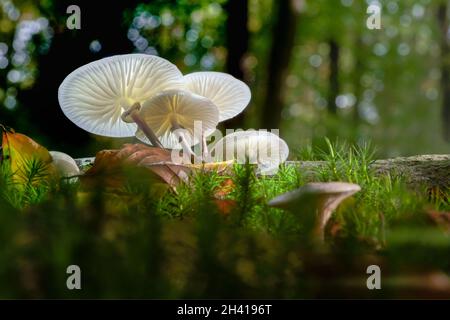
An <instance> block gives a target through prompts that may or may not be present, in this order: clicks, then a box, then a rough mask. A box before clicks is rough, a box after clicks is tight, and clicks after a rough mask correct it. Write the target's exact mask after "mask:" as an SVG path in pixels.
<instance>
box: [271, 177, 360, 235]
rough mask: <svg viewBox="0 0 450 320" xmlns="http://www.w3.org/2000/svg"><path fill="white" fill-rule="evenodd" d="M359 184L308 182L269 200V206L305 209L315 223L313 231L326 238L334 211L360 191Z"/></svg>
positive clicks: (293, 209)
mask: <svg viewBox="0 0 450 320" xmlns="http://www.w3.org/2000/svg"><path fill="white" fill-rule="evenodd" d="M360 190H361V187H360V186H359V185H357V184H353V183H347V182H315V183H308V184H306V185H304V186H303V187H301V188H298V189H296V190H293V191H290V192H287V193H283V194H281V195H279V196H277V197H276V198H274V199H272V200H270V201H269V206H272V207H276V208H282V209H287V210H290V211H304V212H303V214H305V215H309V216H307V217H305V218H307V219H308V218H310V219H311V220H312V221H311V223H312V224H313V233H314V235H315V236H316V237H317V238H318V239H319V240H320V241H323V239H324V230H325V226H326V224H327V222H328V220H329V219H330V217H331V214H332V213H333V211H334V210H335V209H336V208H337V207H338V206H339V204H340V203H341V202H342V201H343V200H345V199H346V198H348V197H350V196H351V195H353V194H355V193H356V192H358V191H360Z"/></svg>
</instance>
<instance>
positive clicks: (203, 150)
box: [202, 132, 209, 162]
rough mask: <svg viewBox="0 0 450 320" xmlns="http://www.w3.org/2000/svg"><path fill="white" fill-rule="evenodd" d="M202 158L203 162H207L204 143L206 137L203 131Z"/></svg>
mask: <svg viewBox="0 0 450 320" xmlns="http://www.w3.org/2000/svg"><path fill="white" fill-rule="evenodd" d="M202 158H203V161H204V162H207V161H208V158H209V150H208V144H207V143H206V137H205V133H204V132H203V133H202Z"/></svg>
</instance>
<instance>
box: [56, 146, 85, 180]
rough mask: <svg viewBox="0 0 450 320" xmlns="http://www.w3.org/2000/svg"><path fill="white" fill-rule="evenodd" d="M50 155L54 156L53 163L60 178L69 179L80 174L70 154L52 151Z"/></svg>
mask: <svg viewBox="0 0 450 320" xmlns="http://www.w3.org/2000/svg"><path fill="white" fill-rule="evenodd" d="M50 155H51V156H52V160H53V161H52V163H53V165H54V166H55V167H56V171H57V172H58V175H59V176H60V177H63V178H68V177H73V176H76V175H79V174H80V169H79V168H78V166H77V163H76V162H75V160H74V159H73V158H72V157H71V156H69V155H68V154H65V153H63V152H59V151H50Z"/></svg>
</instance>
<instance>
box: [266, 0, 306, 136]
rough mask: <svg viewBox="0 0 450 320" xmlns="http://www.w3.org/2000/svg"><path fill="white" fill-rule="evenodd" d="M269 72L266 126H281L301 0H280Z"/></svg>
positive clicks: (269, 127)
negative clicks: (285, 82) (285, 87)
mask: <svg viewBox="0 0 450 320" xmlns="http://www.w3.org/2000/svg"><path fill="white" fill-rule="evenodd" d="M276 2H277V3H278V13H277V20H276V24H275V27H274V29H273V36H272V38H273V40H272V47H271V51H270V57H269V65H268V72H267V77H268V80H267V87H266V99H265V101H264V104H263V107H262V127H263V128H266V129H277V128H279V126H280V120H281V111H282V110H283V107H284V99H283V87H284V85H283V84H284V80H285V78H286V75H287V73H288V67H289V62H290V58H291V55H292V49H293V47H294V43H295V34H296V30H297V25H298V20H299V13H300V9H299V8H300V6H301V3H302V1H299V0H297V1H296V0H280V1H276Z"/></svg>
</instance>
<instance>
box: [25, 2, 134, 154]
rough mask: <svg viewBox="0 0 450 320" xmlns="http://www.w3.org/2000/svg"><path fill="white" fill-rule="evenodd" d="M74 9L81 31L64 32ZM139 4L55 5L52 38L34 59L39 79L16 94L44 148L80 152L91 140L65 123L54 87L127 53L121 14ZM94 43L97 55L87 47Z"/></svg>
mask: <svg viewBox="0 0 450 320" xmlns="http://www.w3.org/2000/svg"><path fill="white" fill-rule="evenodd" d="M71 4H75V5H78V6H79V7H80V11H81V29H80V30H70V29H68V28H67V27H66V24H65V18H67V17H69V15H70V14H67V13H66V10H67V7H68V6H69V5H71ZM136 4H137V0H130V1H111V2H108V3H107V4H104V3H100V2H99V1H92V0H70V1H69V0H62V1H57V2H56V1H55V2H54V4H53V5H54V8H53V10H52V11H53V12H51V13H50V14H52V15H53V17H56V19H57V21H55V20H51V21H50V23H51V26H52V27H53V29H54V36H53V39H52V43H51V46H50V50H49V52H48V53H47V54H44V55H41V56H39V57H38V65H39V75H38V77H37V78H36V83H35V85H34V87H32V88H31V89H30V90H24V91H21V92H20V93H19V101H20V102H21V103H22V104H23V105H24V106H25V107H26V108H27V109H28V110H29V115H30V121H31V125H32V126H33V127H35V131H38V132H40V134H41V135H42V136H44V137H45V136H47V137H51V141H48V143H47V145H49V146H50V147H51V148H58V147H61V145H64V147H65V149H66V150H67V151H70V150H73V151H74V152H76V150H79V148H80V146H83V145H85V144H87V143H88V142H89V141H90V138H89V134H88V133H87V132H86V131H84V130H81V129H80V128H78V127H77V126H76V125H75V124H73V123H72V122H71V121H70V120H69V119H67V118H66V117H65V116H64V114H63V112H62V111H61V108H60V107H59V103H58V87H59V86H60V84H61V82H62V81H63V80H64V78H65V77H66V76H67V75H68V74H69V73H70V72H72V71H73V70H75V69H76V68H78V67H80V66H82V65H84V64H87V63H89V62H91V61H94V60H97V59H100V58H103V57H106V56H110V55H115V54H124V53H131V52H132V51H133V49H134V45H133V43H132V42H131V41H130V40H128V38H127V31H128V25H126V23H124V11H125V10H126V9H134V8H135V6H136ZM94 40H98V41H99V42H100V44H101V46H102V48H101V50H100V51H99V52H92V51H91V50H90V49H89V45H90V43H91V42H92V41H94Z"/></svg>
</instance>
